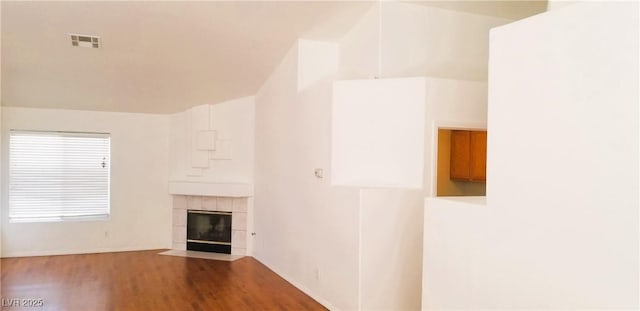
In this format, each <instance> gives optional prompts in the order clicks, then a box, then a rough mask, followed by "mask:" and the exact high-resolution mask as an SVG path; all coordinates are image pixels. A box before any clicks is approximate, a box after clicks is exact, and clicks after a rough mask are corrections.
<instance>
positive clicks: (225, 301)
mask: <svg viewBox="0 0 640 311" xmlns="http://www.w3.org/2000/svg"><path fill="white" fill-rule="evenodd" d="M161 251H162V250H156V251H140V252H122V253H104V254H86V255H66V256H45V257H23V258H5V259H2V260H1V262H0V264H1V265H0V269H1V270H2V279H1V283H0V293H1V295H0V296H1V297H2V298H3V303H4V304H5V306H4V307H2V310H92V311H94V310H95V311H98V310H154V311H155V310H326V309H325V308H324V307H323V306H322V305H320V304H319V303H317V302H316V301H314V300H313V299H311V298H310V297H309V296H307V295H306V294H304V293H303V292H301V291H300V290H298V289H297V288H295V287H294V286H292V285H291V284H289V283H288V282H286V281H285V280H284V279H282V278H281V277H279V276H278V275H277V274H275V273H274V272H272V271H271V270H269V269H268V268H267V267H265V266H264V265H262V264H261V263H260V262H258V261H257V260H255V259H253V258H251V257H244V258H241V259H238V260H236V261H232V262H228V261H216V260H206V259H198V258H184V257H174V256H163V255H158V253H159V252H161ZM13 298H19V299H22V298H33V299H40V298H41V299H43V307H39V308H38V307H31V308H16V307H8V303H9V302H10V301H8V299H13Z"/></svg>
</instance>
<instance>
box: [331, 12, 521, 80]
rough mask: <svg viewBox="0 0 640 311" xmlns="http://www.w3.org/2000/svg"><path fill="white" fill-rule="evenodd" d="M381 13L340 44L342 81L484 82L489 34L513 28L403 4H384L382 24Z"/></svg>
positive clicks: (485, 19) (367, 17)
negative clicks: (416, 78)
mask: <svg viewBox="0 0 640 311" xmlns="http://www.w3.org/2000/svg"><path fill="white" fill-rule="evenodd" d="M379 12H380V11H379V6H378V5H375V6H373V7H372V8H371V9H370V10H369V11H368V12H367V13H366V14H365V15H364V16H363V18H361V19H360V20H359V21H358V22H356V24H355V25H354V27H353V28H352V29H351V30H350V31H349V32H348V33H347V34H345V36H344V37H343V38H342V40H341V41H340V55H341V62H340V70H341V73H340V75H341V78H343V79H357V78H370V77H373V76H379V77H383V78H392V77H412V76H432V77H440V78H452V79H463V80H479V81H486V79H487V60H488V55H489V53H488V52H489V46H488V40H489V29H491V28H492V27H496V26H499V25H503V24H506V23H508V22H511V21H510V20H507V19H503V18H497V17H491V16H484V15H476V14H469V13H463V12H456V11H451V10H445V9H440V8H434V7H429V6H425V5H416V4H412V3H406V2H399V1H383V2H382V17H381V24H379V21H380V19H379V17H380V15H379V14H380V13H379ZM379 25H381V27H380V28H379ZM379 30H381V32H380V31H379ZM380 41H381V47H382V49H379V48H378V47H379V46H378V44H379V42H380ZM379 53H381V54H382V55H381V57H380V61H381V73H380V74H378V60H379Z"/></svg>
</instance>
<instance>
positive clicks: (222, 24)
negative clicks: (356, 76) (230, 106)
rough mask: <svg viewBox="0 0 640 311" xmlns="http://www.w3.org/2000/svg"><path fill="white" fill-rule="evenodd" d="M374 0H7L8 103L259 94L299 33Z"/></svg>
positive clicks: (158, 109) (109, 104) (146, 103)
mask: <svg viewBox="0 0 640 311" xmlns="http://www.w3.org/2000/svg"><path fill="white" fill-rule="evenodd" d="M370 5H371V3H362V2H360V3H357V2H342V3H340V2H264V1H263V2H5V1H3V2H2V105H4V106H20V107H42V108H66V109H81V110H103V111H129V112H154V113H170V112H176V111H181V110H184V109H186V108H188V107H191V106H195V105H199V104H205V103H218V102H220V101H224V100H228V99H232V98H238V97H242V96H247V95H253V94H255V93H256V91H257V90H258V88H259V87H260V85H261V84H262V82H263V81H264V80H265V79H266V77H267V76H268V74H269V73H270V72H271V71H272V69H273V68H274V67H275V66H276V64H277V63H278V62H279V61H280V60H281V59H282V57H283V56H284V54H285V52H286V51H287V49H288V48H289V47H290V46H291V45H292V44H293V42H294V41H295V40H296V39H297V38H298V37H301V36H304V37H308V38H315V39H336V38H339V37H340V35H341V34H342V33H343V32H344V31H346V29H347V28H348V26H349V22H348V21H350V20H355V19H357V17H358V16H359V15H360V14H362V13H364V11H366V9H367V8H368V7H369V6H370ZM327 20H333V21H337V22H336V23H331V25H323V22H324V21H327ZM68 33H78V34H88V35H96V36H100V37H101V39H102V47H101V48H100V49H89V48H78V47H72V46H71V41H70V38H69V36H68Z"/></svg>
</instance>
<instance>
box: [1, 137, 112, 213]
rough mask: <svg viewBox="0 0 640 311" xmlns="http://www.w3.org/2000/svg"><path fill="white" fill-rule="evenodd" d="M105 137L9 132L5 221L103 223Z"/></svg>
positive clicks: (108, 147) (106, 188)
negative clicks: (7, 198) (7, 214)
mask: <svg viewBox="0 0 640 311" xmlns="http://www.w3.org/2000/svg"><path fill="white" fill-rule="evenodd" d="M110 152H111V141H110V137H109V134H96V133H66V132H65V133H63V132H29V131H11V132H10V135H9V220H10V221H12V222H37V221H61V220H73V219H106V218H108V217H109V175H110V172H109V171H110V162H109V159H110Z"/></svg>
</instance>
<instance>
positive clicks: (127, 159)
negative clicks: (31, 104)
mask: <svg viewBox="0 0 640 311" xmlns="http://www.w3.org/2000/svg"><path fill="white" fill-rule="evenodd" d="M9 129H20V130H51V131H82V132H107V133H110V134H111V165H112V170H111V219H110V220H108V221H70V222H46V223H9V222H8V219H7V213H6V211H4V212H3V213H2V230H3V234H2V239H3V241H2V247H3V250H2V255H3V256H5V257H11V256H31V255H49V254H67V253H91V252H106V251H121V250H140V249H157V248H168V247H170V242H171V238H170V234H171V233H170V232H171V223H170V219H171V210H170V197H169V195H168V191H167V176H168V167H169V161H168V137H169V133H168V129H169V116H166V115H150V114H132V113H112V112H94V111H74V110H49V109H27V108H14V107H3V109H2V143H3V144H2V161H3V162H2V167H6V165H7V164H8V163H7V154H8V135H9ZM7 184H8V182H7V170H6V169H5V170H3V172H2V194H3V196H2V207H3V209H6V208H7V200H8V196H7V195H6V194H7Z"/></svg>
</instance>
